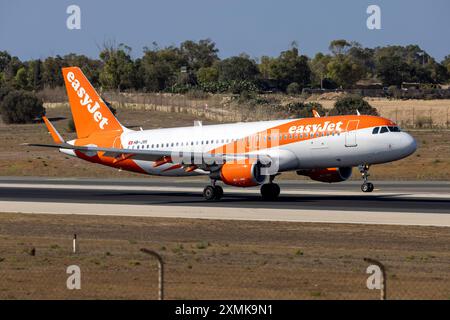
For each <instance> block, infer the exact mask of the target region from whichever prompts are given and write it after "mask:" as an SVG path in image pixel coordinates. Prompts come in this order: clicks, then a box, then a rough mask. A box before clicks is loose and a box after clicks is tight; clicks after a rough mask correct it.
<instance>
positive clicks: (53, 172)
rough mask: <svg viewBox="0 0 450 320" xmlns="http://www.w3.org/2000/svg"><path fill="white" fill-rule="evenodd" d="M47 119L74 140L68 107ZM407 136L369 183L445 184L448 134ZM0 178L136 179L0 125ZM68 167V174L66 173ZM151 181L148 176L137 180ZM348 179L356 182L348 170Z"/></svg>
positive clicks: (133, 116) (157, 116) (128, 113)
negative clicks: (406, 143)
mask: <svg viewBox="0 0 450 320" xmlns="http://www.w3.org/2000/svg"><path fill="white" fill-rule="evenodd" d="M47 115H48V117H49V118H60V117H62V118H65V119H61V120H58V121H54V124H55V126H56V128H57V129H58V130H60V132H61V134H62V135H63V136H64V138H66V139H70V138H73V137H74V134H73V133H69V132H67V127H68V119H69V118H70V113H69V108H68V106H61V107H56V108H49V109H48V112H47ZM118 117H119V119H120V120H121V121H122V123H123V124H124V125H126V126H130V127H134V128H135V129H136V128H138V127H143V128H145V129H149V128H161V127H168V126H172V127H176V126H190V125H193V122H194V120H203V121H204V123H205V124H208V123H214V121H211V120H207V119H205V118H202V117H198V116H194V115H191V114H188V113H174V112H172V113H169V112H161V111H148V110H147V111H146V110H141V109H138V110H133V109H127V108H126V109H122V108H119V109H118ZM411 134H412V135H413V136H414V137H415V138H416V140H417V142H418V150H417V151H416V153H415V154H414V155H412V156H411V157H409V158H407V159H404V160H401V161H397V162H393V163H390V164H384V165H378V166H373V167H372V169H371V174H372V178H373V179H375V180H441V181H448V180H450V131H448V130H436V131H432V130H415V131H411ZM0 138H1V141H2V152H1V153H0V176H43V177H46V176H47V177H48V176H53V177H92V178H107V177H111V178H136V177H142V176H139V175H136V174H133V173H128V172H119V171H117V170H112V169H111V168H106V167H102V166H98V165H95V164H90V163H86V162H84V161H81V160H78V159H73V158H70V157H68V156H65V155H62V154H60V153H58V152H57V151H56V150H48V149H42V148H30V147H24V146H21V145H20V144H21V143H24V142H29V143H33V142H46V143H51V142H52V140H51V137H50V135H49V134H48V133H47V130H46V128H45V126H44V125H43V124H27V125H5V124H4V123H2V122H0ZM68 168H70V170H68ZM142 178H146V179H151V177H142ZM280 178H281V179H290V180H293V179H296V180H297V179H298V180H301V179H304V178H302V177H299V176H297V175H296V174H295V173H289V174H283V175H282V176H281V177H280ZM353 179H356V180H358V179H360V176H359V174H358V173H357V172H356V170H355V172H354V177H353Z"/></svg>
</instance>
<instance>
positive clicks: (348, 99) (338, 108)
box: [329, 95, 378, 116]
mask: <svg viewBox="0 0 450 320" xmlns="http://www.w3.org/2000/svg"><path fill="white" fill-rule="evenodd" d="M356 110H358V111H359V113H360V114H366V115H373V116H378V111H377V109H375V108H373V107H372V106H371V105H370V104H369V103H368V102H367V101H366V100H364V99H363V98H362V97H361V96H358V95H347V96H344V97H342V98H339V99H338V100H337V101H336V103H335V104H334V108H333V109H331V110H330V113H329V115H349V114H356Z"/></svg>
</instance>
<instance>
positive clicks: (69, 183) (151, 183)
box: [0, 178, 450, 226]
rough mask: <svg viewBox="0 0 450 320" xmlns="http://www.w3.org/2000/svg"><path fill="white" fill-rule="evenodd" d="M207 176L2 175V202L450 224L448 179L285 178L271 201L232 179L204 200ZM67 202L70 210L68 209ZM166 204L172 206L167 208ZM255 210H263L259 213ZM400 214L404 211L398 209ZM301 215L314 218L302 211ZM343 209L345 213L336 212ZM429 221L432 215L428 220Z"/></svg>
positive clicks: (7, 206)
mask: <svg viewBox="0 0 450 320" xmlns="http://www.w3.org/2000/svg"><path fill="white" fill-rule="evenodd" d="M207 182H208V181H207V180H206V179H200V180H184V181H183V180H182V179H179V178H177V179H148V180H141V179H138V180H93V179H40V178H0V208H1V207H3V208H1V209H0V211H3V212H6V211H10V210H12V211H14V212H31V213H34V211H33V208H37V207H38V206H37V205H41V209H40V212H45V210H50V213H57V211H55V210H56V209H55V210H53V209H54V208H55V207H54V206H53V207H51V206H50V205H54V204H58V205H59V207H58V208H59V209H58V210H60V211H64V212H61V213H70V214H74V213H77V212H76V211H74V210H75V209H74V208H78V209H79V210H82V211H83V213H86V214H88V213H89V212H90V213H93V214H96V213H98V212H100V214H107V213H108V212H107V211H105V210H102V208H106V207H108V208H109V209H108V210H109V212H110V213H112V212H116V211H118V209H116V208H120V210H121V211H120V212H123V211H124V209H125V207H127V209H125V211H127V213H124V214H123V215H127V214H130V215H133V212H135V213H136V215H146V212H148V215H149V216H162V217H164V216H167V215H168V216H172V217H194V218H223V219H227V218H230V217H231V218H236V219H237V218H240V219H243V220H244V219H246V218H248V219H252V220H253V219H257V220H274V219H275V220H281V221H310V220H311V219H313V220H314V219H316V220H317V221H321V222H327V221H328V220H330V222H350V223H353V222H355V223H390V221H391V220H392V223H399V221H403V220H404V221H403V222H402V223H404V224H418V225H428V224H429V225H442V226H447V225H450V183H447V182H374V184H375V191H374V192H373V193H371V194H363V193H362V192H361V191H360V182H356V181H355V182H344V183H341V184H323V183H310V182H305V181H283V180H281V181H279V182H278V183H279V184H280V187H281V190H282V191H281V195H280V198H279V200H278V201H273V202H266V201H262V200H261V198H260V195H259V189H258V188H251V189H239V188H232V187H227V186H225V187H224V191H225V195H224V198H223V199H222V200H220V201H214V202H207V201H205V200H204V199H203V197H202V190H203V187H204V186H205V185H206V184H207ZM19 204H20V205H19ZM27 204H28V206H26V205H27ZM76 204H77V205H79V206H78V207H77V206H75V205H76ZM44 205H45V206H44ZM63 205H65V208H66V209H63V207H62V206H63ZM80 205H83V206H80ZM118 206H119V207H118ZM24 208H25V209H24ZM28 208H29V209H28ZM52 208H53V209H52ZM94 208H95V209H94ZM168 208H170V210H167V209H168ZM67 210H68V211H67ZM268 210H269V211H270V213H269V211H268ZM66 211H67V212H66ZM159 211H161V212H160V213H158V212H159ZM169 211H170V212H172V213H171V214H169V213H167V212H169ZM244 211H245V212H246V214H247V216H246V215H245V214H242V215H241V216H240V215H239V213H240V212H242V213H243V212H244ZM177 212H179V213H178V215H177ZM181 212H182V213H181ZM199 212H203V213H204V214H203V215H202V214H199ZM258 212H265V214H264V215H258ZM222 213H223V214H222ZM400 213H403V215H398V214H400ZM283 214H285V216H283ZM302 214H306V215H307V216H308V217H312V218H305V217H303V218H302V217H301V215H302ZM320 214H323V216H320ZM325 214H326V215H325ZM405 214H406V215H405ZM412 214H415V215H412ZM364 215H365V216H364ZM338 216H340V217H341V218H340V219H337V218H336V217H338ZM319 217H320V218H319ZM327 217H329V218H327ZM359 217H360V218H359ZM390 217H392V219H390ZM400 217H402V218H401V219H400ZM416 218H417V219H418V220H417V219H416ZM402 219H403V220H402ZM415 219H416V220H415ZM316 220H315V221H316ZM431 220H434V221H435V222H433V223H431V222H429V223H428V224H427V221H431ZM415 221H416V222H415Z"/></svg>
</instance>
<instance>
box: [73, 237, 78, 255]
mask: <svg viewBox="0 0 450 320" xmlns="http://www.w3.org/2000/svg"><path fill="white" fill-rule="evenodd" d="M72 251H73V253H77V234H76V233H75V234H74V235H73V242H72Z"/></svg>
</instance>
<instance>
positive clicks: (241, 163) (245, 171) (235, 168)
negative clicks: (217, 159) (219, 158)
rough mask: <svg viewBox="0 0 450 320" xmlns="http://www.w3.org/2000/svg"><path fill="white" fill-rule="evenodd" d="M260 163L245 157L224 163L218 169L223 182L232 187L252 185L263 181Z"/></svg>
mask: <svg viewBox="0 0 450 320" xmlns="http://www.w3.org/2000/svg"><path fill="white" fill-rule="evenodd" d="M265 178H266V177H265V176H264V175H262V174H261V164H260V163H259V162H258V160H254V159H246V160H238V161H236V162H227V163H225V164H224V165H223V166H222V168H221V170H220V179H221V180H222V181H223V183H225V184H228V185H231V186H234V187H243V188H245V187H254V186H257V185H260V184H262V183H264V181H265Z"/></svg>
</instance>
